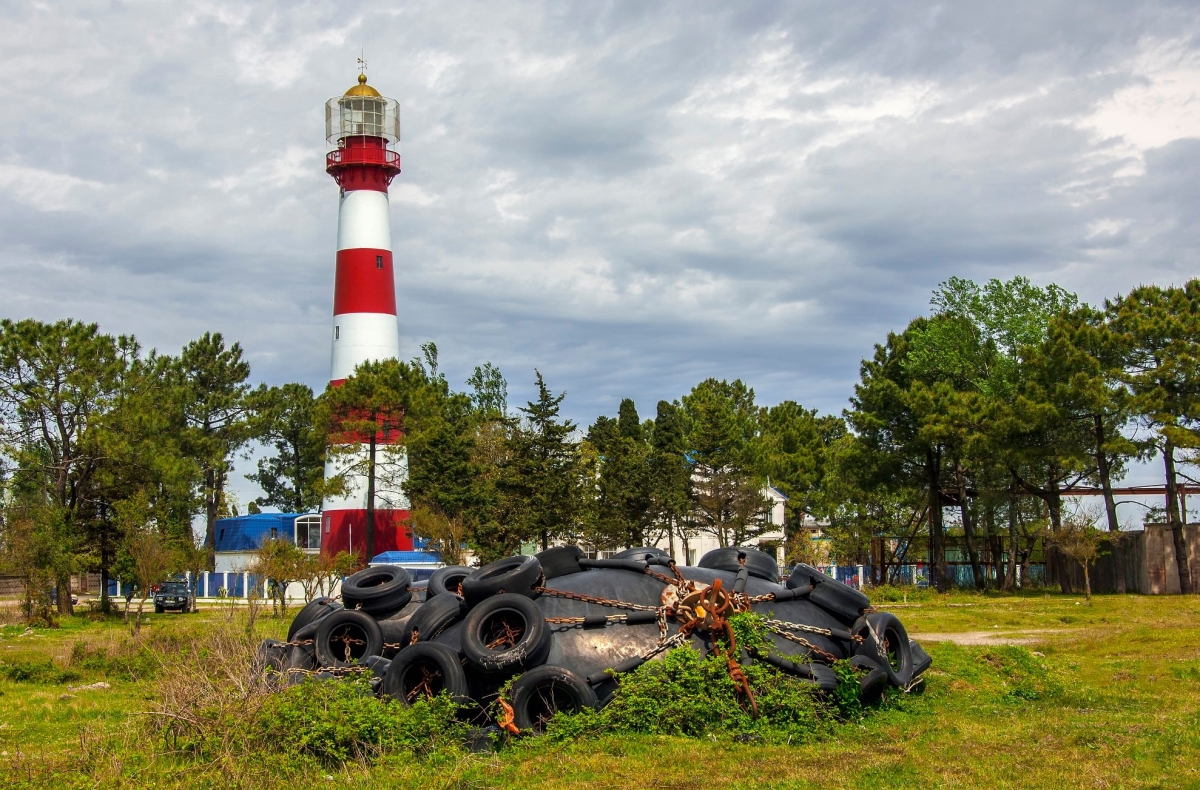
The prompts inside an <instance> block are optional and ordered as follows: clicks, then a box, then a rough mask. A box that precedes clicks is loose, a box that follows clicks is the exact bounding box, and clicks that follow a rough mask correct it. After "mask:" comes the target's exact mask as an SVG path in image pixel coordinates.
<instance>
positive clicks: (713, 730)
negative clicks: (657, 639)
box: [547, 647, 829, 743]
mask: <svg viewBox="0 0 1200 790" xmlns="http://www.w3.org/2000/svg"><path fill="white" fill-rule="evenodd" d="M743 669H744V671H745V673H746V677H747V679H748V680H749V681H750V688H751V690H752V691H753V692H754V695H755V699H756V700H757V702H758V710H759V716H758V718H757V719H754V718H752V717H751V715H750V713H748V712H747V710H746V709H745V708H744V707H743V704H744V701H743V700H741V698H740V697H739V696H738V694H737V687H736V686H735V685H734V683H733V681H732V680H730V679H729V670H728V667H727V666H726V663H725V660H724V659H723V658H721V657H720V656H709V657H707V658H703V657H701V656H700V654H699V653H697V652H696V651H695V650H693V649H692V648H690V647H683V648H677V649H675V650H672V651H670V652H669V653H667V654H666V655H665V656H664V657H663V660H662V661H656V662H652V663H649V664H644V665H643V666H641V667H639V668H638V669H637V670H635V671H634V672H631V673H629V674H628V675H624V676H622V678H621V685H620V688H619V689H618V690H617V693H616V695H615V696H614V697H613V699H612V701H611V702H609V703H608V705H607V706H605V707H604V708H603V709H601V710H600V711H583V712H581V713H577V714H571V715H564V714H559V715H558V716H556V717H555V718H554V719H553V720H552V721H551V722H550V725H549V727H548V729H547V735H548V736H549V737H550V738H551V739H552V740H570V739H574V738H577V737H579V736H581V735H584V734H587V733H597V732H605V733H642V734H649V735H683V736H689V737H707V736H714V737H716V736H724V737H730V738H738V737H740V738H742V739H745V738H747V737H750V738H752V739H755V740H763V741H767V742H793V743H797V742H801V741H805V740H810V739H811V738H812V737H813V736H814V735H816V734H817V733H819V732H822V731H825V730H827V729H828V725H829V722H828V719H829V715H828V713H829V711H828V709H827V707H826V706H825V705H824V704H823V703H821V702H820V701H819V700H818V699H817V698H816V696H815V695H814V693H813V688H812V686H811V685H810V684H807V683H805V682H804V681H802V680H798V679H796V678H792V677H790V676H788V675H786V674H784V673H782V672H779V671H777V670H775V669H774V668H772V667H770V666H767V665H764V664H759V663H756V664H753V665H751V666H746V667H744V668H743Z"/></svg>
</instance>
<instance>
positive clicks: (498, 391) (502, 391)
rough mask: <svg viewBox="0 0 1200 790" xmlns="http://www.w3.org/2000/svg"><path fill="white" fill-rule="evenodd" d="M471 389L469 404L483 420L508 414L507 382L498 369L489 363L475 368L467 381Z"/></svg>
mask: <svg viewBox="0 0 1200 790" xmlns="http://www.w3.org/2000/svg"><path fill="white" fill-rule="evenodd" d="M467 385H468V386H470V387H471V403H472V405H473V406H474V407H475V410H476V412H478V413H479V415H480V416H481V418H483V419H488V420H491V419H499V418H503V417H504V416H505V415H507V414H508V382H507V381H505V379H504V375H503V374H502V373H501V372H500V368H498V367H496V366H495V365H493V364H492V363H491V362H485V363H483V365H482V366H476V368H475V372H474V373H472V374H471V377H470V378H469V379H467Z"/></svg>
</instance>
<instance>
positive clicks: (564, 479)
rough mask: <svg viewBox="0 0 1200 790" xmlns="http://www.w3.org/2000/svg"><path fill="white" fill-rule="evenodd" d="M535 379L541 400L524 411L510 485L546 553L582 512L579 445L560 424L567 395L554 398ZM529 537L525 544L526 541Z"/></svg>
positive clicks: (566, 423)
mask: <svg viewBox="0 0 1200 790" xmlns="http://www.w3.org/2000/svg"><path fill="white" fill-rule="evenodd" d="M534 372H535V373H536V374H537V388H538V398H537V400H536V401H529V402H528V403H527V404H526V405H525V406H523V407H521V409H520V411H521V414H522V415H524V417H523V420H522V424H521V426H520V427H519V429H518V430H517V431H516V435H515V437H514V451H513V456H514V457H513V460H512V466H513V471H514V472H515V473H516V474H515V475H513V476H511V477H510V479H509V480H508V481H506V485H507V486H508V488H509V490H510V492H511V493H513V494H515V495H516V496H517V497H518V498H519V499H520V500H521V502H522V509H523V511H524V512H523V513H522V516H523V518H522V522H523V523H524V525H525V530H524V532H525V534H526V535H527V536H528V538H534V539H536V540H538V542H539V543H540V544H541V546H542V548H543V549H546V548H548V547H549V545H550V541H551V540H555V539H557V538H559V537H563V536H566V535H568V534H569V533H570V531H571V529H572V527H573V525H574V523H575V518H576V515H577V512H578V509H579V501H578V500H579V470H578V460H577V459H578V446H577V443H576V442H575V441H574V439H573V435H574V433H575V424H574V423H573V422H571V421H570V420H566V419H561V418H560V417H559V412H560V411H561V408H562V402H563V399H564V398H565V397H566V393H565V392H564V393H561V394H559V395H554V394H553V393H552V392H551V391H550V389H549V388H548V387H547V386H546V382H545V379H543V377H542V374H541V372H540V371H536V370H535V371H534ZM528 538H526V539H528Z"/></svg>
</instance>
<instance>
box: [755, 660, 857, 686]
mask: <svg viewBox="0 0 1200 790" xmlns="http://www.w3.org/2000/svg"><path fill="white" fill-rule="evenodd" d="M755 658H758V659H759V660H761V661H764V662H766V663H767V664H770V665H771V666H773V667H775V668H776V669H778V670H781V671H783V672H786V673H787V674H789V675H795V676H796V677H798V678H803V679H805V680H809V681H812V683H813V684H814V685H816V686H817V688H818V689H820V691H821V693H822V694H832V693H833V692H835V691H837V686H838V677H837V673H836V672H834V671H833V670H832V669H830V668H829V667H827V666H825V665H824V664H816V663H805V662H802V661H800V662H797V661H792V660H791V659H790V658H788V657H787V656H785V655H781V654H779V653H774V652H767V653H756V654H755Z"/></svg>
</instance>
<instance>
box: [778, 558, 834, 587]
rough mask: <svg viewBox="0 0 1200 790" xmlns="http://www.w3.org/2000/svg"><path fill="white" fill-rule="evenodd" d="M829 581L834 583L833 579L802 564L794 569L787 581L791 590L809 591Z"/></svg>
mask: <svg viewBox="0 0 1200 790" xmlns="http://www.w3.org/2000/svg"><path fill="white" fill-rule="evenodd" d="M827 581H832V579H830V578H829V577H828V576H826V575H825V574H824V573H821V571H819V570H817V569H816V568H814V567H813V566H811V565H805V564H804V563H803V562H801V563H797V564H796V567H794V568H792V573H791V575H789V576H788V579H787V588H788V589H789V590H796V589H807V588H809V587H815V586H816V585H818V584H821V583H822V582H827Z"/></svg>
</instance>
